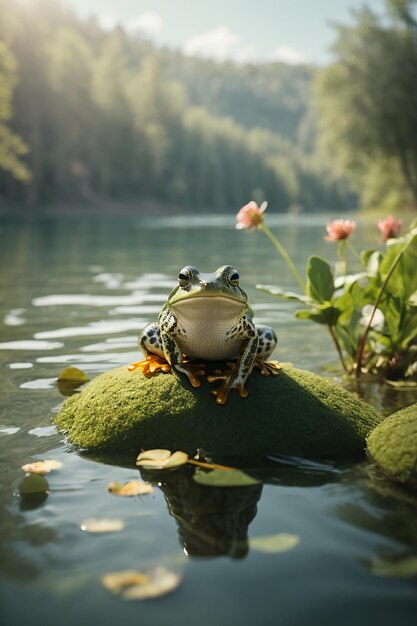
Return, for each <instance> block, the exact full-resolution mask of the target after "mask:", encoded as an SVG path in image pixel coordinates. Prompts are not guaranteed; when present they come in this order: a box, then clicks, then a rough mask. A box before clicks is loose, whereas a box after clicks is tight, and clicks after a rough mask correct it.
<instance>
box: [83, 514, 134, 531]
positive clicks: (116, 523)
mask: <svg viewBox="0 0 417 626" xmlns="http://www.w3.org/2000/svg"><path fill="white" fill-rule="evenodd" d="M124 527H125V524H124V521H123V520H122V519H121V518H120V517H116V518H113V519H106V518H103V519H95V518H94V517H89V518H88V519H85V520H84V521H83V522H81V530H83V531H85V532H87V533H117V532H120V531H121V530H123V528H124Z"/></svg>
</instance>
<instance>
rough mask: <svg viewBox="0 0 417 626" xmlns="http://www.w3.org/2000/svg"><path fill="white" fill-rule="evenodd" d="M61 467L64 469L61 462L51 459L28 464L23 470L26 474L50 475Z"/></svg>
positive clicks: (23, 466)
mask: <svg viewBox="0 0 417 626" xmlns="http://www.w3.org/2000/svg"><path fill="white" fill-rule="evenodd" d="M60 467H62V463H61V461H55V460H54V459H49V460H45V461H35V462H34V463H26V465H22V470H23V471H24V472H29V474H49V472H52V470H56V469H59V468H60Z"/></svg>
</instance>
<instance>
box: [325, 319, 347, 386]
mask: <svg viewBox="0 0 417 626" xmlns="http://www.w3.org/2000/svg"><path fill="white" fill-rule="evenodd" d="M327 327H328V329H329V333H330V336H331V338H332V339H333V343H334V345H335V347H336V350H337V353H338V355H339V358H340V362H341V364H342V367H343V369H344V370H345V372H346V374H348V373H349V370H348V368H347V365H346V362H345V359H344V357H343V352H342V348H341V347H340V343H339V340H338V338H337V337H336V335H335V332H334V330H333V327H332V325H331V324H327Z"/></svg>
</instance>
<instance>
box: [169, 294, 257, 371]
mask: <svg viewBox="0 0 417 626" xmlns="http://www.w3.org/2000/svg"><path fill="white" fill-rule="evenodd" d="M171 309H172V312H173V313H174V315H175V316H176V317H177V319H178V321H179V323H180V325H181V334H180V336H178V337H177V341H178V343H179V345H180V347H181V349H182V351H183V353H184V354H186V355H187V356H189V357H191V358H194V359H211V360H224V359H232V358H234V357H237V356H238V354H239V351H240V349H241V346H242V338H241V337H240V336H239V334H238V333H236V332H235V331H236V330H237V328H238V324H239V320H240V319H241V318H242V316H243V315H244V313H245V310H246V303H245V302H239V301H238V300H233V298H227V297H224V296H208V297H207V296H206V297H204V296H196V297H194V298H190V299H187V300H182V301H181V302H178V303H175V304H174V305H172V306H171Z"/></svg>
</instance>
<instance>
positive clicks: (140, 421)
mask: <svg viewBox="0 0 417 626" xmlns="http://www.w3.org/2000/svg"><path fill="white" fill-rule="evenodd" d="M247 389H248V391H249V397H248V398H246V399H242V398H240V397H239V395H238V394H237V393H236V392H235V391H234V390H232V392H231V393H230V395H229V399H228V402H227V404H226V405H224V406H220V405H218V404H216V402H215V399H214V397H213V396H212V395H211V394H210V390H211V386H210V385H209V384H208V383H207V382H203V385H202V386H201V387H200V388H197V389H194V388H192V387H191V385H190V384H189V382H188V380H187V379H186V377H185V376H179V375H177V374H172V373H168V374H163V373H158V374H155V375H154V376H152V377H145V376H144V375H143V374H142V373H141V372H140V370H139V369H137V370H135V371H133V372H130V371H128V369H127V367H119V368H117V369H113V370H111V371H109V372H106V373H104V374H102V375H100V376H98V377H97V378H96V379H95V380H93V381H92V382H90V383H89V384H88V385H87V386H86V387H85V388H84V389H83V390H82V391H81V392H80V393H78V394H76V395H73V396H71V397H70V398H68V399H67V400H66V401H65V402H64V404H63V406H62V408H61V411H60V412H59V414H58V415H57V416H56V425H57V427H58V429H59V430H60V431H61V432H63V433H65V435H66V436H67V439H68V440H69V442H71V443H73V444H75V445H77V446H81V447H83V448H87V449H93V448H96V449H97V448H110V449H113V450H115V449H118V450H134V451H136V452H137V451H139V450H140V449H152V448H168V449H170V450H184V451H186V452H192V453H195V451H196V449H197V448H202V449H204V450H205V451H206V452H209V453H212V454H218V455H235V454H239V455H243V454H252V455H256V454H267V453H281V454H288V455H300V456H308V457H321V458H324V457H327V458H333V457H340V456H346V455H351V454H357V453H363V452H364V449H365V438H366V436H367V435H368V434H369V433H370V432H371V430H372V429H373V428H374V427H375V426H376V425H377V424H378V423H379V421H380V417H379V416H378V414H377V413H376V412H375V411H374V409H372V407H370V406H369V405H367V404H365V403H364V402H362V401H361V400H359V399H358V398H357V397H356V396H355V395H353V394H351V393H350V392H348V391H345V390H344V389H342V388H341V387H339V386H338V385H336V384H334V383H332V382H331V381H329V380H327V379H325V378H322V377H320V376H317V375H315V374H311V373H309V372H306V371H302V370H297V369H295V368H294V367H292V366H290V365H284V369H283V370H282V371H281V373H280V374H279V376H268V377H265V376H261V374H260V373H259V372H258V371H257V370H256V371H254V372H253V374H252V375H251V377H250V379H249V381H248V383H247Z"/></svg>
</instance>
